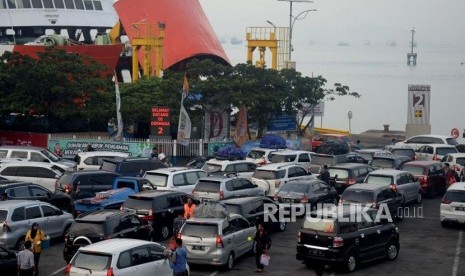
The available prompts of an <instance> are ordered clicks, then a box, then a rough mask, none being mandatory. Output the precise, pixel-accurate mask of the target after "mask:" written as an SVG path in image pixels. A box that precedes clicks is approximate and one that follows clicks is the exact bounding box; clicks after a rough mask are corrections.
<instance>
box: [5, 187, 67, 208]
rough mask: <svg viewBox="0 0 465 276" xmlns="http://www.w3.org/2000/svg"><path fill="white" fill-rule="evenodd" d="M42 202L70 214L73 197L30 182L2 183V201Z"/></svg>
mask: <svg viewBox="0 0 465 276" xmlns="http://www.w3.org/2000/svg"><path fill="white" fill-rule="evenodd" d="M12 199H16V200H22V199H25V200H40V201H44V202H48V203H50V204H52V205H53V206H55V207H57V208H58V209H61V210H65V211H67V212H70V211H71V210H72V204H71V197H70V196H69V195H67V194H64V193H60V192H55V193H54V192H52V191H50V190H48V189H47V188H45V187H42V186H40V185H37V184H33V183H30V182H21V181H3V182H0V200H12Z"/></svg>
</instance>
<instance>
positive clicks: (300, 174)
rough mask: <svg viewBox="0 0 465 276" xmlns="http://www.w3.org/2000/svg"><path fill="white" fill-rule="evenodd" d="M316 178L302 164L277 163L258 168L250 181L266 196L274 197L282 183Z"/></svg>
mask: <svg viewBox="0 0 465 276" xmlns="http://www.w3.org/2000/svg"><path fill="white" fill-rule="evenodd" d="M316 178H317V177H316V176H315V175H311V174H309V173H308V172H307V170H306V169H305V168H304V167H302V166H300V165H295V164H282V163H276V164H268V165H265V166H261V167H259V168H257V169H256V170H255V172H254V174H253V175H252V179H251V180H250V181H251V182H252V183H253V184H255V185H257V186H258V187H260V188H261V189H262V190H263V191H264V192H265V195H266V196H270V197H272V196H274V195H275V193H276V190H277V189H279V187H280V186H281V184H284V183H287V182H288V181H290V180H296V179H302V180H305V179H316Z"/></svg>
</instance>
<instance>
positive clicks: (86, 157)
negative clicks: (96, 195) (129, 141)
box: [76, 151, 129, 170]
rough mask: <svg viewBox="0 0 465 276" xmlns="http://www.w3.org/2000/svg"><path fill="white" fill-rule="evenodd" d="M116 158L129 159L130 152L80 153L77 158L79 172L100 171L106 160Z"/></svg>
mask: <svg viewBox="0 0 465 276" xmlns="http://www.w3.org/2000/svg"><path fill="white" fill-rule="evenodd" d="M116 157H122V158H126V157H129V153H128V152H116V151H86V152H80V153H78V154H77V156H76V163H77V169H78V170H99V169H100V167H101V166H102V164H103V160H104V159H113V158H116Z"/></svg>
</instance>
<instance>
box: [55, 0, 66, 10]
mask: <svg viewBox="0 0 465 276" xmlns="http://www.w3.org/2000/svg"><path fill="white" fill-rule="evenodd" d="M53 3H55V8H56V9H64V8H65V4H63V0H53Z"/></svg>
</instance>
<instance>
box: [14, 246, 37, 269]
mask: <svg viewBox="0 0 465 276" xmlns="http://www.w3.org/2000/svg"><path fill="white" fill-rule="evenodd" d="M35 272H36V267H35V264H34V253H32V243H31V241H25V242H24V249H23V250H22V251H21V252H19V253H18V276H33V275H34V274H35Z"/></svg>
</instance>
